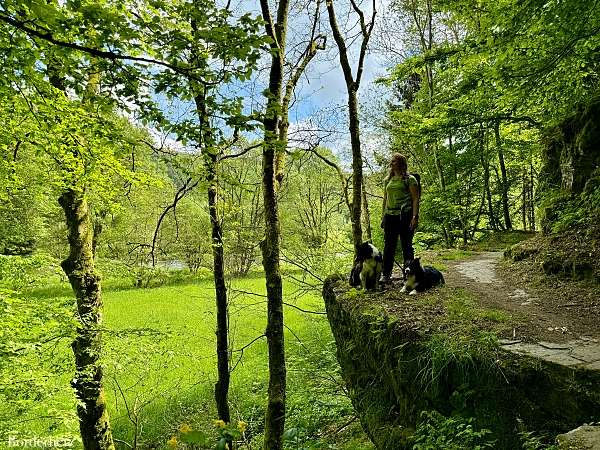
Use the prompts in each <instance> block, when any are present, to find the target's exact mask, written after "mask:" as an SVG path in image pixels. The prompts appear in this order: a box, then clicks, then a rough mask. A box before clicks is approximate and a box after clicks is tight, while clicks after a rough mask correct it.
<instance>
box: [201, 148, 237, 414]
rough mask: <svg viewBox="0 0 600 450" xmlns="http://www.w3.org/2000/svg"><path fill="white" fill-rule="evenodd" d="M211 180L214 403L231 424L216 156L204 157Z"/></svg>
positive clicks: (225, 299)
mask: <svg viewBox="0 0 600 450" xmlns="http://www.w3.org/2000/svg"><path fill="white" fill-rule="evenodd" d="M205 160H206V161H207V162H206V169H207V181H208V208H209V211H210V224H211V229H212V249H213V273H214V281H215V300H216V306H217V331H216V335H217V373H218V380H217V382H216V384H215V402H216V404H217V412H218V414H219V419H221V420H223V421H224V422H225V423H229V422H230V420H231V418H230V414H229V402H228V400H227V396H228V394H229V342H228V336H227V335H228V331H229V326H228V323H227V322H228V321H227V316H228V311H227V287H226V286H225V269H224V263H223V230H222V228H221V222H220V221H219V216H218V213H217V180H216V163H217V158H216V155H214V154H212V153H209V154H208V155H205Z"/></svg>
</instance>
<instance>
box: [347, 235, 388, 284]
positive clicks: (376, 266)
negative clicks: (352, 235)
mask: <svg viewBox="0 0 600 450" xmlns="http://www.w3.org/2000/svg"><path fill="white" fill-rule="evenodd" d="M382 269H383V258H382V256H381V252H380V251H379V250H377V247H375V246H374V245H373V244H371V243H370V242H363V243H362V244H360V245H359V246H358V252H357V256H356V259H355V260H354V267H353V268H352V271H351V272H350V286H354V287H356V286H361V287H362V288H363V289H368V290H377V289H378V288H379V276H380V275H381V270H382Z"/></svg>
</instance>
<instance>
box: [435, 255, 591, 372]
mask: <svg viewBox="0 0 600 450" xmlns="http://www.w3.org/2000/svg"><path fill="white" fill-rule="evenodd" d="M501 259H502V252H482V253H476V254H475V255H474V256H473V257H471V258H469V259H468V260H464V261H459V262H456V263H453V264H451V265H450V266H449V267H448V270H447V271H446V272H445V273H444V277H445V278H446V283H447V284H448V285H449V286H451V287H455V288H462V289H465V290H466V291H468V292H470V293H472V294H473V295H474V296H475V297H476V298H477V299H478V302H479V305H480V306H481V307H484V308H492V309H500V310H503V311H506V312H508V313H509V314H510V315H511V317H512V321H513V322H514V323H513V324H512V325H513V332H512V336H509V337H508V338H504V339H501V340H500V343H501V345H502V346H503V347H504V348H505V349H507V350H510V351H514V352H516V353H522V354H526V355H530V356H534V357H537V358H540V359H544V360H547V361H551V362H554V363H557V364H562V365H565V366H572V367H584V368H587V369H591V370H599V371H600V327H599V326H598V322H597V320H595V318H594V317H593V316H594V315H593V314H592V317H583V316H582V315H581V311H579V310H577V309H575V310H573V308H572V307H573V306H575V304H574V303H569V302H565V300H564V298H563V297H561V294H562V293H561V292H560V291H555V292H548V291H545V290H544V289H538V287H536V286H532V285H527V284H526V283H524V282H523V280H515V279H509V278H510V277H509V276H507V273H506V271H503V270H499V269H500V268H499V266H500V261H501ZM561 302H562V303H561Z"/></svg>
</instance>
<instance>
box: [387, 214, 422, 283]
mask: <svg viewBox="0 0 600 450" xmlns="http://www.w3.org/2000/svg"><path fill="white" fill-rule="evenodd" d="M411 219H412V212H411V211H408V212H407V213H403V214H400V215H399V216H390V215H389V214H386V215H385V223H384V224H383V238H384V241H385V245H384V247H383V275H384V276H388V277H389V276H390V275H391V274H392V269H393V268H394V255H395V253H396V245H397V244H398V237H400V245H401V246H402V256H403V259H404V263H406V261H408V260H411V259H414V257H415V251H414V249H413V245H412V241H413V235H414V232H413V230H411V228H410V221H411Z"/></svg>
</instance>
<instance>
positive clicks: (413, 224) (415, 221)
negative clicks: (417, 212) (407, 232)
mask: <svg viewBox="0 0 600 450" xmlns="http://www.w3.org/2000/svg"><path fill="white" fill-rule="evenodd" d="M417 225H419V218H418V217H417V216H413V218H412V219H411V221H410V229H411V230H412V231H415V230H416V229H417Z"/></svg>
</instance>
